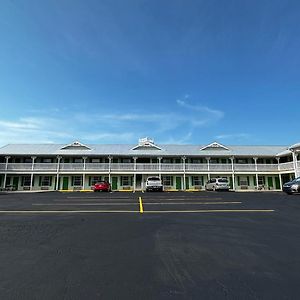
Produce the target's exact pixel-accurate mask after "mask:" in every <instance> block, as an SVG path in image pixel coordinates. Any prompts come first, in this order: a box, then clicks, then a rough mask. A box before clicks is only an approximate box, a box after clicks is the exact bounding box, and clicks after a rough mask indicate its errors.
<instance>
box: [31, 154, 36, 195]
mask: <svg viewBox="0 0 300 300" xmlns="http://www.w3.org/2000/svg"><path fill="white" fill-rule="evenodd" d="M31 159H32V165H31V177H30V190H31V191H32V187H33V170H34V161H35V159H36V156H31Z"/></svg>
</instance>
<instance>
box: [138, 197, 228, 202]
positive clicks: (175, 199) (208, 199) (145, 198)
mask: <svg viewBox="0 0 300 300" xmlns="http://www.w3.org/2000/svg"><path fill="white" fill-rule="evenodd" d="M152 199H153V200H156V199H155V198H147V197H144V200H152ZM159 199H160V200H161V201H164V200H166V201H183V199H178V198H159ZM184 199H188V200H187V201H201V200H204V201H210V200H223V198H205V199H201V198H199V197H197V198H195V199H194V198H184Z"/></svg>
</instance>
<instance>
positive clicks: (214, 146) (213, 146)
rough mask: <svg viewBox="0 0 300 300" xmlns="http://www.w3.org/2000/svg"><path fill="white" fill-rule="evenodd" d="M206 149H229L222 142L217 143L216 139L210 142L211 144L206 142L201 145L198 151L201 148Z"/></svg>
mask: <svg viewBox="0 0 300 300" xmlns="http://www.w3.org/2000/svg"><path fill="white" fill-rule="evenodd" d="M207 149H219V150H220V149H221V150H229V148H227V147H226V146H224V145H222V144H220V143H218V142H216V141H215V142H212V143H211V144H208V145H206V146H204V147H202V148H201V149H200V151H202V150H207Z"/></svg>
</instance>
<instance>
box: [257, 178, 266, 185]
mask: <svg viewBox="0 0 300 300" xmlns="http://www.w3.org/2000/svg"><path fill="white" fill-rule="evenodd" d="M264 184H266V181H265V176H258V185H264Z"/></svg>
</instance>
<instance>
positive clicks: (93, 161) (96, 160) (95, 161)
mask: <svg viewBox="0 0 300 300" xmlns="http://www.w3.org/2000/svg"><path fill="white" fill-rule="evenodd" d="M91 162H92V163H100V162H101V161H100V158H92V159H91Z"/></svg>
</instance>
